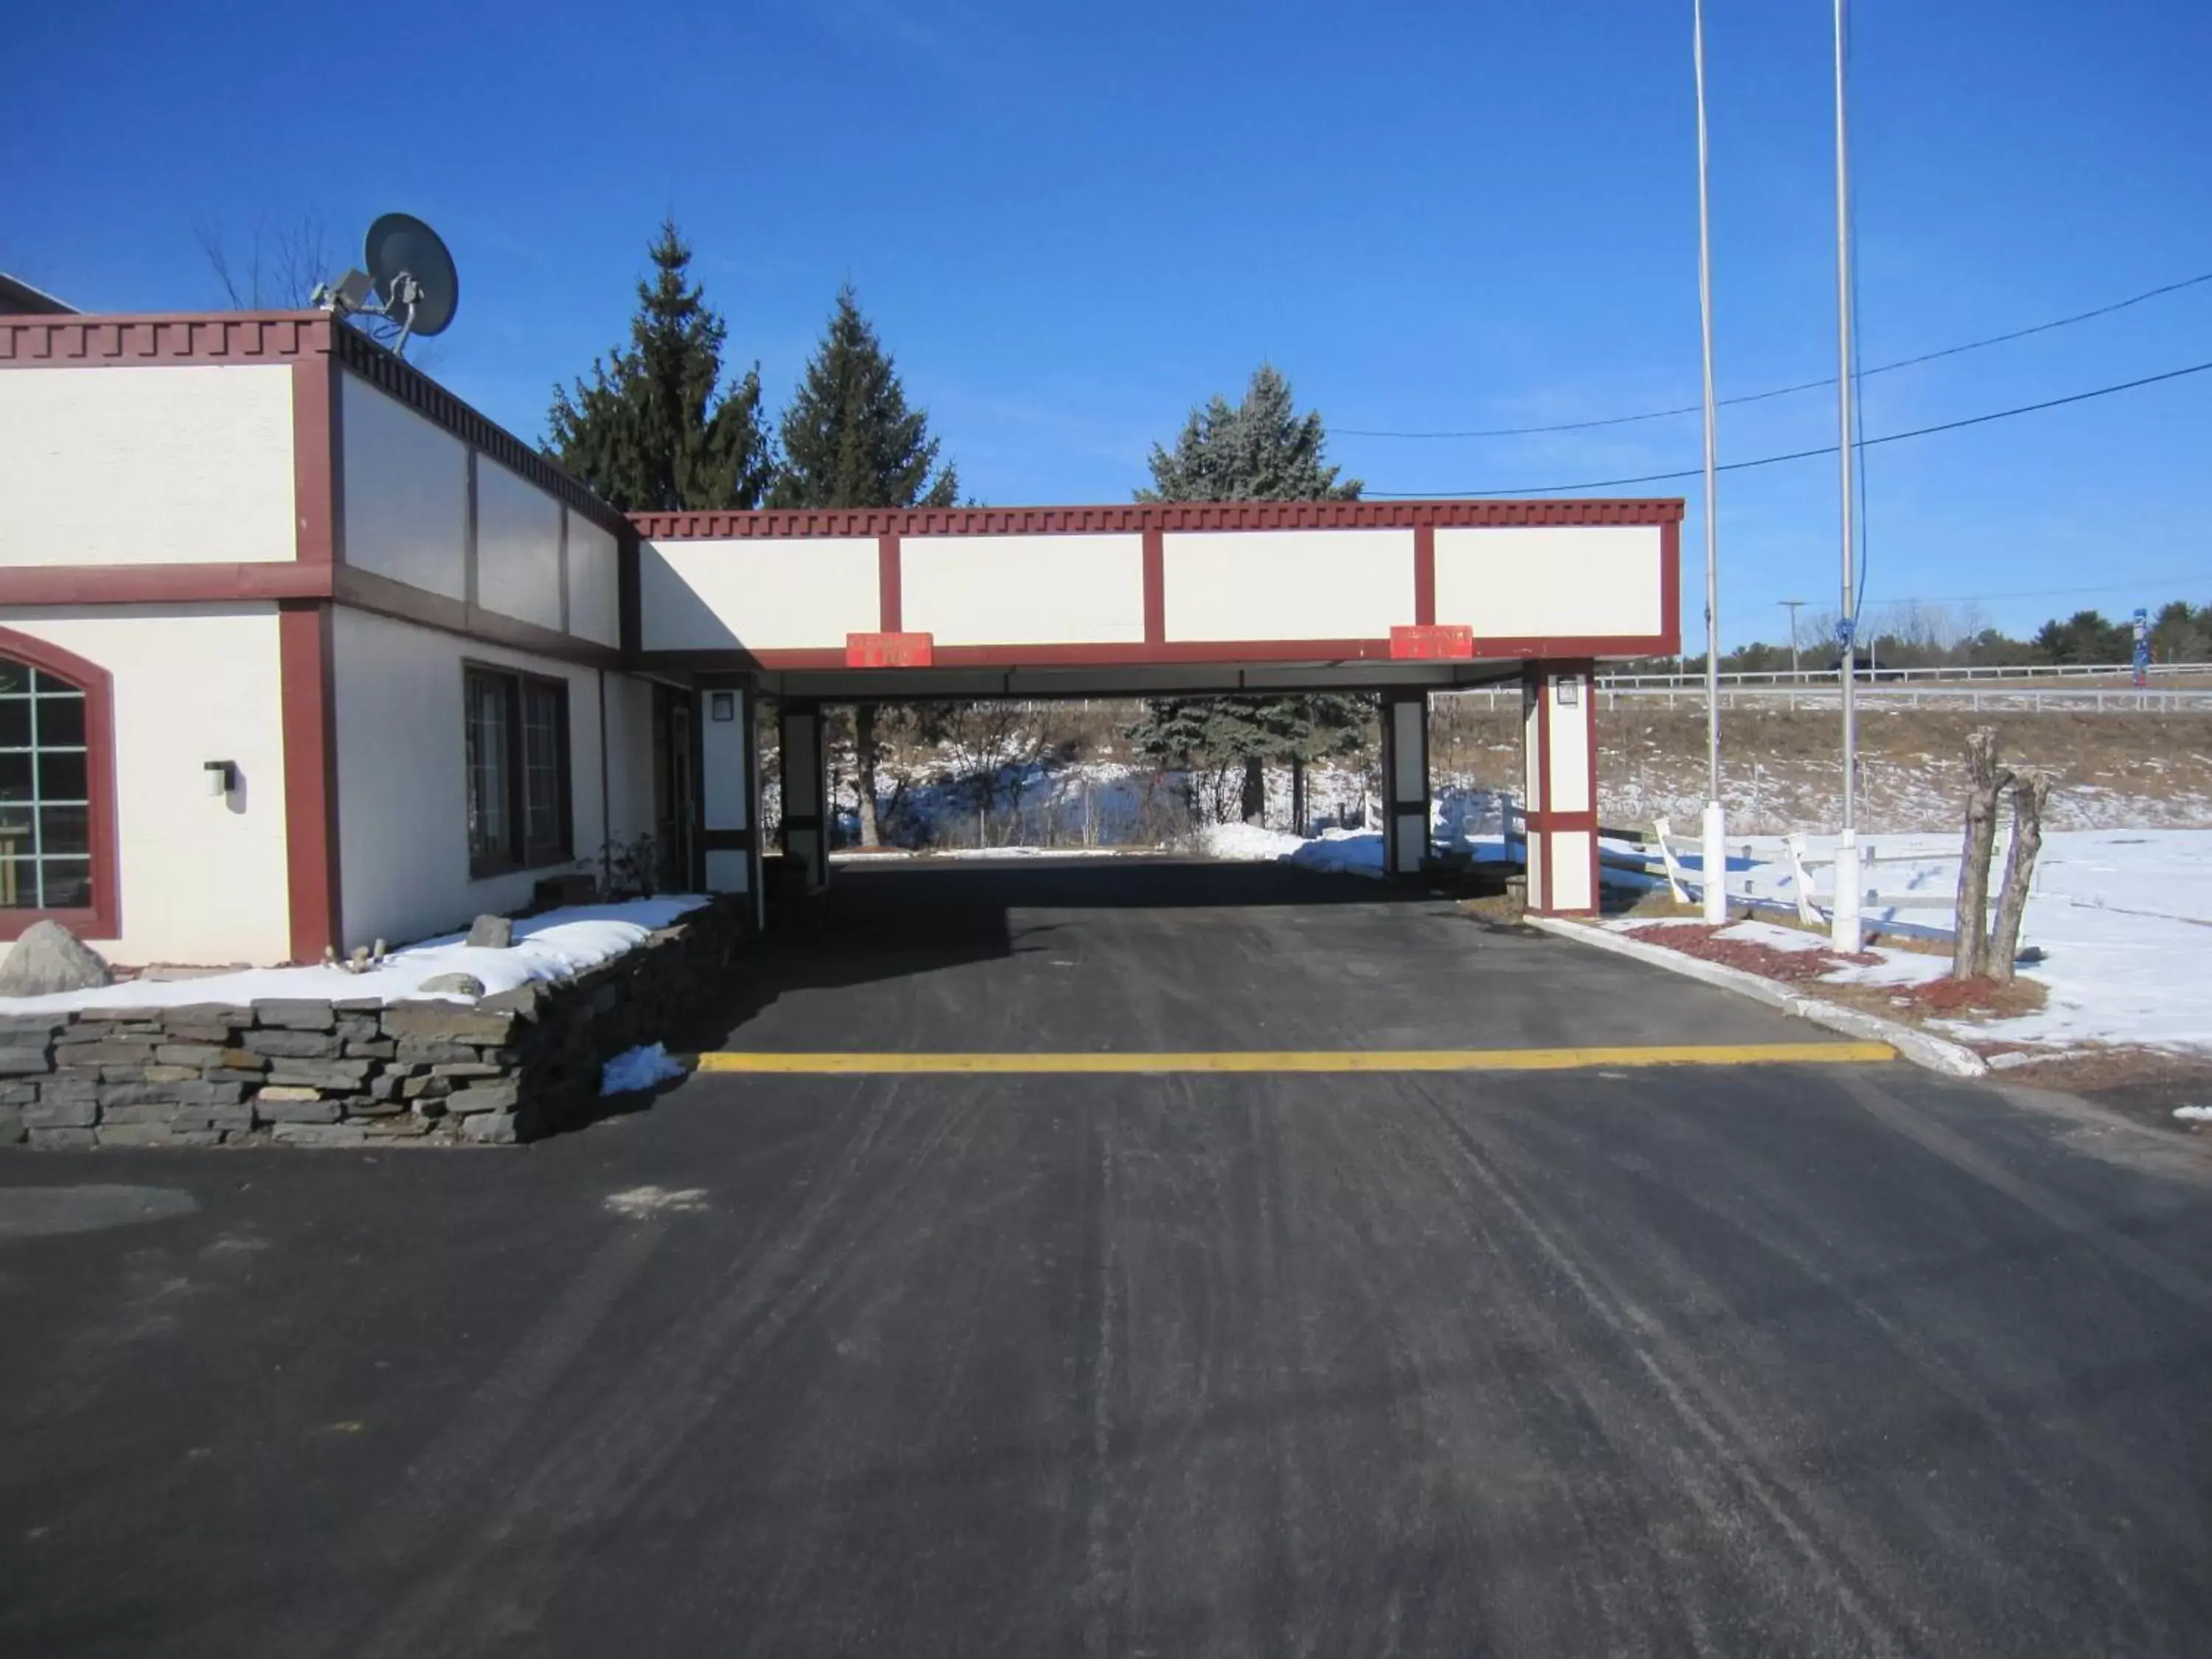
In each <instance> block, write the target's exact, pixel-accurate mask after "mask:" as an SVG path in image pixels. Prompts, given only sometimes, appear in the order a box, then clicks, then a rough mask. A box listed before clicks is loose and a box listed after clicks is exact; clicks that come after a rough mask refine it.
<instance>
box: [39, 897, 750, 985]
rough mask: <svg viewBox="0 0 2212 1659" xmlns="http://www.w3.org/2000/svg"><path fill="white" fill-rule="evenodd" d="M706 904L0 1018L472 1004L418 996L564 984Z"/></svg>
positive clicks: (598, 915) (659, 904)
mask: <svg viewBox="0 0 2212 1659" xmlns="http://www.w3.org/2000/svg"><path fill="white" fill-rule="evenodd" d="M707 902H708V900H707V899H706V898H705V897H703V896H701V895H698V894H677V895H673V896H669V897H666V898H650V899H631V900H629V901H628V902H624V903H621V904H575V905H570V906H568V908H565V909H560V910H548V911H546V912H545V913H544V915H536V916H532V917H529V918H528V919H527V920H525V921H517V922H516V923H515V924H514V943H513V945H511V946H510V947H508V948H507V949H506V950H504V951H495V950H491V949H489V948H487V947H485V946H483V945H474V946H471V945H466V944H464V943H463V940H464V939H466V938H467V935H466V933H446V934H443V935H441V936H440V937H439V938H436V939H425V940H423V941H422V943H421V944H419V945H409V946H407V947H406V948H405V949H404V950H400V951H393V952H392V954H391V955H390V956H388V957H385V958H384V959H383V961H382V962H381V963H380V964H379V965H378V966H377V967H375V968H374V969H371V970H369V971H368V973H365V974H351V973H348V972H346V971H345V969H342V968H332V967H327V966H318V967H312V968H248V969H241V970H240V971H239V972H236V973H229V974H209V975H205V976H204V977H202V978H198V979H167V980H151V979H136V980H128V981H125V982H123V983H122V984H119V985H107V986H103V987H100V989H98V990H94V991H64V992H62V993H60V994H58V995H54V996H47V997H0V1013H8V1014H33V1013H50V1012H51V1013H59V1012H65V1011H67V1010H70V1009H76V1008H185V1007H191V1006H195V1005H199V1004H221V1005H223V1006H230V1007H244V1006H247V1005H248V1004H250V1003H252V1002H254V1001H256V1000H259V999H262V998H264V997H287V998H297V999H300V1000H307V1001H317V1002H339V1001H349V1000H367V999H368V998H371V997H374V998H376V999H377V1000H380V1001H383V1002H398V1001H402V1000H408V999H415V998H423V997H428V998H432V999H435V1000H443V1001H452V1002H467V1001H470V1000H471V998H468V997H466V996H463V995H462V994H459V992H453V991H443V992H441V991H432V992H425V991H424V990H423V989H422V981H424V980H426V979H434V978H435V977H436V976H437V975H440V974H471V975H475V976H476V977H477V979H478V980H480V981H483V987H484V994H486V995H487V996H489V995H494V994H497V993H499V992H501V991H512V990H513V989H515V988H516V987H520V986H522V985H526V984H528V983H530V982H531V981H551V980H560V979H568V978H569V977H571V976H573V975H576V974H580V973H582V972H583V971H584V970H585V969H589V968H596V967H598V966H599V964H600V963H603V962H606V961H609V960H611V959H612V958H613V957H618V956H620V955H622V953H623V951H629V950H632V949H634V948H635V947H636V946H637V945H640V944H641V943H642V942H643V941H644V940H645V939H646V937H647V935H648V934H650V933H653V932H655V931H656V930H658V929H659V928H663V927H667V926H668V925H669V924H670V923H671V922H673V921H675V920H676V919H677V918H678V916H680V915H684V912H686V911H688V910H696V909H697V908H699V907H700V906H701V905H702V904H705V903H707Z"/></svg>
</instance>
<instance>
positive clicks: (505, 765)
mask: <svg viewBox="0 0 2212 1659" xmlns="http://www.w3.org/2000/svg"><path fill="white" fill-rule="evenodd" d="M462 711H463V724H464V729H465V734H466V737H467V750H468V781H469V803H468V805H469V872H470V873H471V875H477V876H485V875H496V874H498V873H500V872H503V871H507V870H527V869H534V868H538V867H539V866H544V865H549V864H563V863H566V862H567V861H568V860H569V859H570V858H571V857H572V856H574V854H572V852H571V850H570V842H571V838H572V829H571V819H570V808H569V791H568V683H567V682H566V681H563V680H548V679H540V678H538V677H537V676H535V675H531V674H518V673H515V672H513V671H511V670H507V669H497V668H481V667H477V666H474V665H471V666H470V667H469V668H468V669H467V670H466V671H465V678H464V685H463V694H462Z"/></svg>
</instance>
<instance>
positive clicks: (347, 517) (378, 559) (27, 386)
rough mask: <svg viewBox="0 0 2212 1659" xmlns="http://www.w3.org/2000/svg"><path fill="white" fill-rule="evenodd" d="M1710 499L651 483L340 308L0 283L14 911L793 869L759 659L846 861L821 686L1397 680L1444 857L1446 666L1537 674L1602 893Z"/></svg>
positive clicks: (390, 899) (134, 945)
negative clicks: (811, 503) (872, 491)
mask: <svg viewBox="0 0 2212 1659" xmlns="http://www.w3.org/2000/svg"><path fill="white" fill-rule="evenodd" d="M1680 512H1681V509H1680V503H1679V502H1678V501H1557V502H1485V501H1423V502H1406V503H1379V502H1333V503H1225V504H1206V505H1133V506H1127V507H1041V508H965V509H942V510H939V509H928V510H916V511H913V512H906V513H890V512H857V511H856V512H829V513H696V514H676V515H645V516H641V517H639V518H638V519H636V520H634V521H633V520H628V519H625V518H624V517H623V515H621V514H619V513H616V512H615V511H614V510H613V509H611V508H610V507H607V506H606V505H605V503H604V502H602V501H599V500H598V499H597V498H596V497H594V496H592V495H591V493H590V492H589V491H588V490H586V489H584V488H583V487H582V486H581V485H580V484H578V483H576V482H575V481H574V480H573V479H570V478H568V477H565V476H563V475H562V474H561V473H560V472H559V471H557V470H556V469H555V468H554V467H552V466H551V465H549V464H548V463H547V462H546V461H545V460H544V459H543V458H542V457H541V456H539V455H538V453H536V452H535V451H533V450H532V449H531V448H530V447H527V446H526V445H524V444H523V443H521V442H520V441H518V440H516V439H515V438H513V436H512V435H509V434H507V433H506V432H505V431H503V430H501V428H498V427H496V426H494V425H493V424H492V423H491V422H489V421H487V420H486V419H484V418H483V416H480V415H478V414H477V412H476V411H475V410H471V409H470V408H468V407H467V406H466V405H465V404H461V403H460V402H459V400H458V399H456V398H453V396H452V395H451V394H450V393H448V392H446V391H445V390H444V389H443V388H442V387H441V386H438V385H437V384H436V383H435V381H433V380H429V379H428V377H427V376H425V375H423V374H421V373H420V372H418V371H417V370H416V369H414V368H411V367H410V366H409V365H407V364H405V363H404V362H400V361H399V360H398V359H396V358H394V357H392V356H390V355H389V354H387V353H386V352H384V351H382V350H381V349H379V348H377V347H376V346H374V344H372V343H369V342H368V341H367V340H366V339H364V338H362V337H360V336H359V335H357V334H356V333H354V332H353V331H350V330H349V329H347V328H345V327H344V326H343V325H335V324H333V323H332V321H331V319H329V318H327V317H325V316H323V315H321V314H320V313H272V314H260V313H225V314H221V315H207V316H178V317H149V316H131V317H83V316H10V317H0V939H10V938H13V937H14V936H15V934H16V933H20V932H21V928H22V927H24V926H26V925H27V923H28V922H29V921H32V920H33V919H35V918H36V917H38V916H39V915H46V914H52V915H58V916H59V917H60V918H61V919H63V920H64V921H68V922H69V923H70V926H71V927H73V928H74V929H75V930H76V932H77V933H80V934H81V935H82V936H83V937H84V938H86V939H88V940H89V941H91V942H93V943H94V945H95V946H96V947H97V948H99V949H100V951H102V952H103V953H105V954H107V955H109V956H111V957H114V958H115V959H117V960H119V961H123V962H127V963H152V962H192V963H210V962H230V961H241V960H242V961H254V962H273V961H283V960H310V959H313V958H315V957H319V956H321V955H322V953H323V952H324V951H325V948H326V947H327V948H335V949H337V950H338V951H341V952H343V951H346V950H347V949H349V948H350V947H352V946H355V945H366V944H368V943H370V942H371V941H372V940H374V939H377V938H383V939H389V940H393V941H398V940H401V939H410V938H415V937H420V936H421V935H422V934H425V933H432V932H435V931H438V930H440V929H441V928H445V927H452V926H454V925H456V924H457V923H461V922H465V921H466V920H467V918H468V917H469V916H471V915H474V914H476V913H477V912H479V911H483V910H491V909H511V908H517V907H518V906H520V904H522V903H524V902H527V900H528V899H529V898H530V896H531V895H532V891H533V890H534V888H535V886H536V884H537V883H538V881H540V880H542V879H544V878H545V877H547V876H548V875H554V874H558V873H560V872H563V871H574V870H577V869H589V870H596V869H598V868H599V866H600V860H601V855H602V851H603V849H604V848H605V847H606V846H607V845H608V844H609V843H623V842H630V841H632V840H634V838H635V837H636V836H639V835H640V834H641V833H647V832H649V833H652V834H653V835H654V836H656V837H657V838H658V839H659V841H660V842H661V843H662V846H663V848H664V849H672V850H673V851H674V852H675V854H676V857H677V864H678V871H679V873H681V874H682V875H683V876H684V878H687V879H689V880H693V881H700V882H703V883H705V884H708V885H709V886H711V887H714V888H715V889H718V890H732V891H752V892H755V893H757V891H758V888H759V874H760V855H761V852H762V849H761V848H759V847H757V845H756V844H755V842H754V836H753V828H754V826H753V816H754V815H753V810H752V808H753V800H754V788H755V785H754V779H755V776H756V775H757V766H756V757H755V756H754V755H753V753H752V732H753V730H754V720H753V714H752V708H751V702H752V699H753V697H754V696H757V695H759V694H762V693H766V694H768V695H769V696H775V697H777V698H778V699H780V700H781V706H782V707H783V708H784V710H785V715H786V718H785V722H784V726H785V730H784V741H785V747H786V753H787V757H790V759H792V760H794V761H799V762H805V760H806V759H807V758H808V757H809V756H810V755H811V757H812V759H813V764H811V765H807V764H801V765H799V766H798V767H796V768H795V769H794V768H793V767H792V766H790V765H787V767H786V771H787V774H788V775H791V776H793V778H794V780H795V781H794V782H793V784H792V785H791V786H790V787H791V788H792V789H793V792H794V793H793V797H792V799H790V800H789V802H788V803H787V813H786V817H785V835H786V836H787V840H788V842H789V843H790V844H789V845H788V846H787V849H786V850H787V852H789V853H791V854H794V855H796V856H797V857H798V859H799V861H800V862H801V863H802V864H803V865H805V866H807V867H808V868H809V869H810V870H811V871H813V872H816V873H817V874H818V873H820V872H822V871H823V868H824V867H825V865H824V859H825V855H826V851H827V845H828V842H827V829H826V823H825V821H824V816H823V815H824V812H825V810H826V807H825V803H824V802H823V799H822V791H821V787H820V781H819V770H820V769H819V760H820V739H819V732H818V727H817V726H815V725H814V724H813V722H814V721H815V720H816V714H815V711H816V710H817V709H818V707H819V705H820V704H821V703H822V702H825V701H849V700H853V699H855V698H863V697H865V698H875V699H896V698H899V697H905V696H948V697H950V696H981V695H1004V694H1007V693H1013V694H1016V695H1022V696H1049V695H1054V694H1056V693H1066V694H1069V695H1077V694H1111V693H1126V694H1138V695H1141V694H1147V693H1164V692H1169V691H1191V692H1196V691H1208V690H1237V689H1253V690H1261V689H1273V688H1283V687H1291V686H1297V687H1314V688H1322V687H1347V688H1350V687H1358V688H1362V689H1370V690H1379V691H1381V692H1383V694H1384V695H1385V696H1386V699H1388V700H1389V701H1388V704H1387V711H1386V720H1387V721H1389V722H1391V725H1390V726H1389V731H1390V733H1391V737H1390V744H1391V754H1392V757H1393V759H1392V765H1391V767H1390V772H1391V775H1392V778H1393V784H1392V788H1391V791H1390V794H1391V798H1392V799H1391V808H1392V811H1391V812H1390V813H1389V814H1387V815H1386V816H1388V817H1389V818H1390V822H1391V823H1392V824H1393V825H1394V826H1395V825H1397V823H1398V821H1399V819H1400V818H1403V819H1404V821H1405V823H1404V828H1403V832H1402V833H1401V831H1400V830H1399V829H1397V828H1395V827H1394V829H1393V830H1392V836H1391V842H1392V852H1391V861H1392V866H1393V867H1394V868H1411V867H1414V866H1416V865H1417V864H1418V860H1419V854H1420V852H1421V851H1422V850H1423V849H1424V848H1425V823H1426V811H1427V808H1426V798H1427V784H1426V777H1425V697H1426V693H1427V692H1428V691H1429V690H1432V689H1436V688H1439V687H1447V686H1450V685H1454V684H1480V683H1484V682H1492V681H1495V680H1497V679H1498V678H1507V677H1512V678H1521V677H1522V676H1524V675H1525V676H1526V677H1527V683H1528V684H1529V685H1530V686H1531V687H1532V688H1533V690H1532V694H1531V704H1530V706H1531V708H1532V711H1534V712H1532V714H1531V718H1530V723H1529V726H1528V744H1529V754H1530V767H1531V773H1530V779H1529V794H1528V802H1529V807H1530V824H1531V830H1532V836H1531V842H1532V853H1531V858H1532V869H1531V878H1530V880H1531V885H1530V893H1531V899H1532V902H1536V903H1538V904H1540V905H1541V908H1551V909H1559V910H1573V909H1578V908H1588V907H1589V905H1590V904H1591V903H1592V902H1594V899H1595V856H1596V837H1595V816H1594V811H1595V779H1594V775H1593V773H1594V763H1593V757H1594V747H1593V744H1594V737H1593V735H1592V734H1593V731H1594V728H1593V727H1592V726H1591V724H1590V720H1589V671H1590V668H1591V666H1592V665H1593V664H1594V663H1595V662H1597V661H1599V660H1601V659H1605V658H1607V657H1621V656H1629V655H1647V654H1661V653H1672V652H1674V650H1675V649H1676V648H1677V640H1678V635H1679V631H1680V629H1679V622H1678V617H1677V613H1676V603H1677V600H1676V595H1677V593H1678V591H1679V583H1678V580H1677V570H1676V559H1677V548H1676V538H1677V532H1678V527H1679V523H1680ZM1570 687H1573V688H1576V690H1574V691H1572V692H1570V691H1569V690H1568V688H1570ZM1561 696H1568V697H1569V698H1570V701H1568V702H1564V703H1562V702H1559V701H1558V699H1559V698H1560V697H1561ZM41 697H44V698H46V699H48V701H46V702H41V701H40V698H41ZM1577 697H1578V699H1579V701H1578V702H1577V701H1574V700H1572V699H1574V698H1577ZM502 698H504V699H506V701H505V702H501V699H502ZM501 710H505V711H506V713H505V714H502V713H501ZM34 712H35V713H36V714H40V716H41V717H43V718H44V720H45V724H44V725H43V726H40V727H39V728H38V730H39V731H40V732H43V733H44V734H45V735H44V736H41V737H39V738H36V739H35V740H33V739H31V738H25V737H24V736H23V733H26V732H30V731H31V730H32V729H33V728H32V727H31V726H29V725H28V724H27V722H28V720H29V717H30V715H31V714H33V713H34ZM80 714H81V715H82V727H83V730H82V737H81V738H79V736H78V733H77V725H78V720H79V716H80ZM502 720H504V721H505V722H506V723H505V724H504V725H503V724H502V723H501V722H502ZM11 722H12V723H11ZM510 734H511V739H512V740H511V742H510ZM509 750H512V752H509ZM1540 759H1541V765H1540V764H1539V760H1540ZM556 761H557V765H556ZM222 763H228V765H227V767H224V766H223V764H222ZM501 766H504V767H506V768H507V771H506V772H500V771H499V770H498V769H499V768H500V767H501ZM495 775H496V776H500V777H506V776H508V775H512V777H513V795H512V803H511V804H512V807H513V812H512V814H511V815H510V816H512V817H513V818H514V820H515V822H514V823H503V821H495V820H498V819H499V818H500V813H501V811H505V810H506V806H507V799H506V797H504V796H500V801H499V805H498V806H497V807H496V809H495V807H493V806H490V805H486V804H485V803H486V802H488V801H490V800H492V799H493V797H494V796H495V795H497V794H498V793H499V792H498V791H497V790H494V789H492V788H491V787H490V786H489V785H486V784H485V783H484V781H483V780H484V779H486V778H488V777H492V776H495ZM218 778H219V779H221V780H222V781H223V783H224V784H225V785H226V786H227V787H220V788H218V787H214V786H213V784H212V782H211V780H213V779H218ZM501 787H505V786H501ZM1416 811H1418V813H1419V817H1418V818H1417V817H1416V816H1415V814H1416ZM810 820H811V822H810ZM488 848H489V849H492V850H490V851H488V850H487V849H488ZM502 849H503V850H502ZM1540 849H1541V850H1540ZM1585 871H1586V872H1587V875H1585V874H1584V873H1583V872H1585ZM18 878H21V879H18ZM26 882H28V883H29V885H26V884H25V883H26ZM41 883H43V885H41ZM44 897H51V898H52V899H53V900H55V901H56V902H40V900H41V899H42V898H44Z"/></svg>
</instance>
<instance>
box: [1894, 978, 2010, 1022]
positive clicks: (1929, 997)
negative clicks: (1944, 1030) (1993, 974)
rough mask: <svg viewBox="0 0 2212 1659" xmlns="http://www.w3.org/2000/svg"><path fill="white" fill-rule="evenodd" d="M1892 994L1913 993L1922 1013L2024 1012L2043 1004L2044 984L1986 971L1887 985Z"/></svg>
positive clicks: (1906, 995) (1917, 1006) (1910, 995)
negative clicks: (1968, 976)
mask: <svg viewBox="0 0 2212 1659" xmlns="http://www.w3.org/2000/svg"><path fill="white" fill-rule="evenodd" d="M1888 988H1889V989H1890V993H1891V994H1892V995H1893V996H1903V997H1910V998H1911V999H1912V1006H1913V1008H1914V1009H1915V1010H1916V1011H1917V1012H1920V1013H1923V1014H1936V1015H1938V1016H1941V1015H1946V1014H1965V1013H1977V1014H1990V1013H1993V1014H2023V1013H2030V1012H2033V1011H2034V1010H2036V1009H2038V1008H2040V1007H2041V1006H2043V1000H2044V996H2045V992H2044V989H2043V987H2041V986H2039V985H2037V984H2034V983H2033V982H2032V981H2026V980H2018V979H2015V980H1994V979H1991V978H1990V976H1989V975H1987V974H1980V975H1976V976H1975V977H1974V978H1972V979H1931V980H1929V981H1926V982H1925V983H1924V984H1920V985H1899V986H1895V987H1888Z"/></svg>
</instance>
